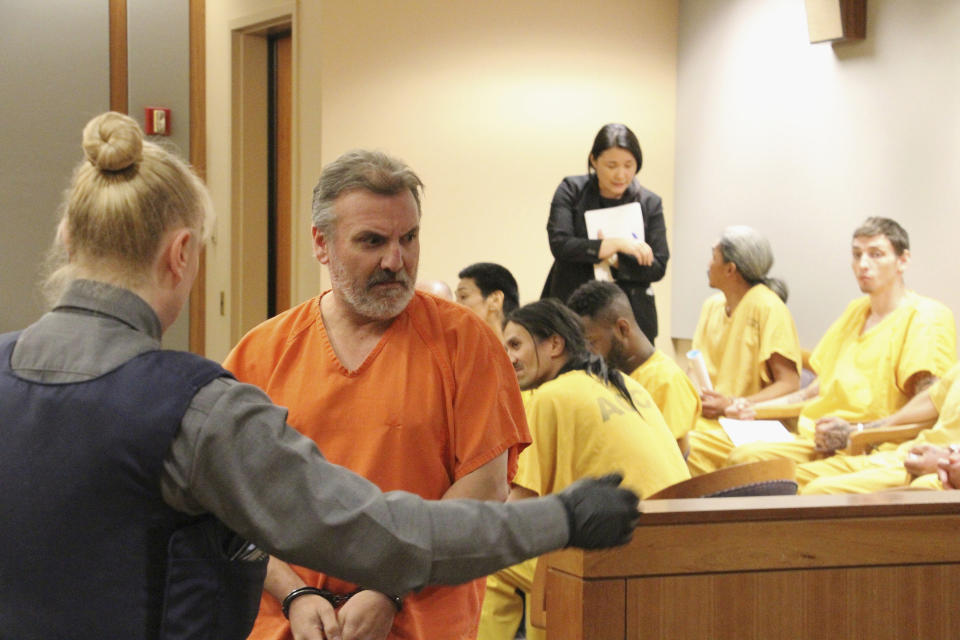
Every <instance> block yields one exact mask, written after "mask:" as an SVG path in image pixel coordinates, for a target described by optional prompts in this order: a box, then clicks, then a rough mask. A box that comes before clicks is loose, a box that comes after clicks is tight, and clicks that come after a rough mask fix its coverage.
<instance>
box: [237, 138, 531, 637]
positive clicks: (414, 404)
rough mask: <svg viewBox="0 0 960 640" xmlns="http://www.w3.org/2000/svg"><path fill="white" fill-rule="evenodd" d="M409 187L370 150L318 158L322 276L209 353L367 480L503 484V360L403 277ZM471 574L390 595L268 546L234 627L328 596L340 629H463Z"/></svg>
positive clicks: (443, 488)
mask: <svg viewBox="0 0 960 640" xmlns="http://www.w3.org/2000/svg"><path fill="white" fill-rule="evenodd" d="M421 187H422V183H421V182H420V179H419V178H418V177H417V176H416V174H414V173H413V171H411V170H410V169H409V167H407V166H406V165H404V164H403V163H402V162H400V161H398V160H396V159H394V158H391V157H389V156H387V155H385V154H382V153H378V152H368V151H353V152H349V153H347V154H344V155H343V156H341V157H340V158H338V159H337V160H336V161H334V162H333V163H331V164H330V165H328V166H327V167H326V168H325V169H324V171H323V173H322V175H321V177H320V181H319V183H318V185H317V187H316V188H315V189H314V198H313V241H314V253H315V255H316V257H317V259H318V260H319V261H320V262H321V263H322V264H325V265H327V267H328V268H329V271H330V279H331V285H332V288H331V290H329V291H326V292H324V293H322V294H320V295H319V296H318V297H316V298H312V299H311V300H308V301H306V302H304V303H302V304H300V305H298V306H296V307H294V308H293V309H290V310H289V311H286V312H284V313H282V314H280V315H279V316H277V317H275V318H272V319H270V320H268V321H267V322H265V323H263V324H261V325H260V326H258V327H256V328H254V329H253V330H252V331H251V332H250V333H248V334H247V335H246V336H245V337H244V338H243V339H242V340H241V341H240V343H239V344H237V346H236V347H235V348H234V350H233V351H232V352H231V353H230V355H229V356H228V357H227V360H226V362H225V363H224V364H225V366H226V367H227V368H228V369H229V370H231V371H232V372H233V373H234V374H235V375H236V376H237V377H238V378H239V379H240V380H242V381H244V382H250V383H253V384H256V385H258V386H260V387H261V388H263V389H264V390H265V391H266V392H267V393H268V394H269V395H270V397H271V398H272V399H273V401H274V402H276V403H277V404H280V405H282V406H286V407H288V408H289V410H290V414H289V418H288V422H289V423H290V424H291V425H292V426H294V427H295V428H296V429H297V430H299V431H300V432H301V433H304V434H305V435H307V436H309V437H311V438H313V439H314V440H315V441H316V442H317V444H318V445H319V446H320V448H321V450H322V451H323V452H324V455H325V456H327V458H328V459H329V460H330V461H332V462H335V463H337V464H340V465H343V466H345V467H348V468H350V469H352V470H353V471H356V472H358V473H360V474H361V475H363V476H365V477H367V478H369V479H370V480H372V481H373V482H374V483H376V484H377V485H378V486H379V487H380V488H381V489H383V490H390V489H403V490H406V491H410V492H413V493H417V494H419V495H421V496H423V497H425V498H430V499H443V498H455V497H456V498H463V497H467V498H478V499H487V500H490V499H499V500H503V499H505V498H506V495H507V491H508V479H509V478H510V477H512V475H513V473H514V472H515V470H516V457H517V454H518V453H519V451H520V449H522V448H523V447H524V446H526V444H527V443H529V441H530V436H529V432H528V430H527V425H526V421H525V418H524V411H523V405H522V403H521V400H520V391H519V387H518V385H517V381H516V375H515V374H514V372H513V369H512V367H511V365H510V362H509V360H508V359H507V357H506V354H505V353H504V350H503V347H502V345H501V344H500V343H499V342H498V341H497V339H496V338H495V336H494V334H493V332H492V331H491V330H490V329H489V328H488V327H487V326H486V325H484V323H483V322H482V321H481V320H480V319H479V318H477V317H476V316H475V315H474V314H472V313H471V312H470V311H469V310H467V309H465V308H463V307H462V306H460V305H457V304H455V303H451V302H447V301H445V300H441V299H438V298H436V297H434V296H430V295H427V294H424V293H421V292H416V291H415V290H414V283H415V282H416V275H417V264H418V260H419V249H420V247H419V230H420V188H421ZM269 481H270V479H269V478H264V482H269ZM291 517H295V515H294V514H291ZM276 526H277V529H278V530H282V528H283V523H277V525H276ZM348 551H349V552H352V553H367V554H371V555H373V556H375V555H376V554H377V552H378V551H377V549H355V550H354V549H351V550H347V549H345V550H344V552H345V553H346V552H348ZM483 585H484V582H483V580H480V581H475V582H473V583H468V584H466V585H460V586H457V587H431V588H427V589H424V590H423V591H421V592H419V593H417V594H415V595H412V596H410V597H408V598H406V599H405V600H403V601H401V600H400V599H399V598H397V597H395V596H396V595H397V594H382V593H378V592H375V591H371V590H365V589H363V586H362V585H353V584H348V583H344V582H342V581H340V580H337V579H335V578H332V577H329V576H325V575H323V574H318V573H316V572H313V571H309V570H306V569H303V568H301V567H295V566H291V565H287V564H285V563H283V562H281V561H279V560H277V559H275V558H272V559H271V561H270V566H269V569H268V572H267V580H266V584H265V588H264V590H265V593H264V595H263V598H262V600H261V607H260V615H259V618H258V619H257V623H256V625H255V627H254V631H253V634H252V635H251V636H250V637H251V638H256V639H261V640H265V639H271V640H273V639H280V638H291V637H292V631H291V627H293V628H294V629H296V633H297V637H304V638H322V637H324V636H322V635H320V633H321V632H320V628H321V626H322V625H321V624H320V618H321V616H328V615H329V613H330V611H329V609H328V608H329V607H334V608H336V616H337V620H338V622H339V625H340V630H341V632H342V637H343V639H344V640H348V639H349V638H364V639H368V638H388V637H389V638H397V639H399V638H405V639H406V638H416V639H422V640H433V639H436V638H446V639H450V640H460V639H469V638H473V637H474V636H475V634H476V627H477V622H478V618H479V612H480V603H481V600H482V597H483ZM303 586H313V587H319V588H322V589H323V590H324V591H325V592H326V591H328V592H329V593H324V594H322V595H312V596H309V597H307V596H304V597H299V598H297V599H296V600H293V602H292V604H291V606H290V609H289V612H288V613H289V622H288V620H286V619H284V615H283V612H282V611H281V607H280V602H281V601H282V600H283V599H284V597H285V596H286V595H287V594H289V593H290V592H291V591H293V590H294V589H297V588H300V587H303ZM344 596H349V598H346V599H344ZM326 631H327V632H328V633H329V632H330V629H329V627H327V629H326Z"/></svg>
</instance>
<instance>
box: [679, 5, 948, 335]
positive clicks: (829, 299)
mask: <svg viewBox="0 0 960 640" xmlns="http://www.w3.org/2000/svg"><path fill="white" fill-rule="evenodd" d="M679 25H680V27H679V49H678V50H679V58H678V84H677V96H678V98H677V181H676V184H677V191H676V200H675V202H676V213H677V218H676V224H675V225H674V229H675V231H676V234H675V240H676V241H675V243H674V245H673V249H674V257H675V260H674V261H673V263H672V267H673V283H674V285H673V286H674V291H675V294H676V295H675V296H674V300H673V302H674V307H673V329H674V333H673V335H674V336H682V337H690V336H691V335H693V331H694V328H695V326H696V320H697V317H698V315H699V311H700V305H701V304H702V302H703V300H704V298H705V297H706V296H707V295H709V293H710V291H709V289H708V287H707V282H706V277H705V275H704V273H705V271H706V263H707V260H708V259H709V255H710V247H711V246H712V245H713V243H715V242H716V239H717V237H718V236H719V234H720V231H721V230H722V229H723V227H725V226H727V225H731V224H749V225H752V226H755V227H757V228H758V229H760V230H761V231H763V233H765V234H766V235H767V236H768V237H769V238H770V240H771V243H772V245H773V250H774V254H775V255H776V262H775V264H774V267H773V275H775V276H777V277H781V278H783V279H784V280H786V281H787V284H788V285H789V287H790V298H789V300H788V305H789V307H790V309H791V311H792V313H793V316H794V319H795V320H796V323H797V329H798V331H799V333H800V342H801V344H802V345H803V346H805V347H808V348H812V347H814V346H815V345H816V343H817V341H818V340H819V339H820V337H821V336H822V335H823V333H824V332H825V331H826V329H827V328H828V327H829V324H830V323H831V322H832V321H833V320H834V319H835V318H837V316H839V315H840V313H841V312H842V311H843V309H844V307H845V306H846V304H847V303H848V302H849V301H850V300H851V299H852V298H854V297H855V296H858V295H860V292H859V289H858V288H857V286H856V282H855V281H854V279H853V276H852V274H851V271H850V236H851V234H852V232H853V230H854V228H856V226H857V225H858V224H859V223H860V222H862V221H863V219H864V218H866V217H867V216H871V215H880V216H887V217H891V218H894V219H896V220H898V221H899V222H900V223H901V224H903V225H904V227H905V228H906V229H907V231H908V232H909V233H910V239H911V249H912V254H913V260H912V264H911V265H910V268H909V270H908V271H907V274H906V281H907V285H908V286H910V287H911V288H914V289H915V290H916V291H918V292H919V293H922V294H925V295H929V296H933V297H936V298H938V299H940V300H942V301H943V302H944V303H946V304H947V305H948V306H949V307H951V308H952V309H953V310H954V313H955V314H957V313H958V312H960V287H958V286H957V284H956V274H957V273H958V272H960V252H958V251H956V241H955V240H954V239H955V238H957V237H958V236H960V217H958V216H957V213H956V212H957V202H958V200H960V181H958V180H957V175H958V173H960V115H958V114H960V82H958V78H960V39H958V38H957V33H960V2H957V1H956V0H924V1H923V2H910V1H908V0H870V1H869V2H868V3H867V38H866V40H864V41H861V42H855V43H850V44H838V45H835V46H831V45H830V44H826V43H821V44H810V41H809V36H808V32H807V22H806V14H805V10H804V3H803V2H800V1H799V0H798V1H795V2H770V1H769V0H683V2H682V3H681V11H680V20H679Z"/></svg>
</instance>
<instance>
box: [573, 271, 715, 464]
mask: <svg viewBox="0 0 960 640" xmlns="http://www.w3.org/2000/svg"><path fill="white" fill-rule="evenodd" d="M567 306H568V307H570V309H571V310H572V311H573V312H574V313H576V314H577V315H579V316H580V320H581V321H582V322H583V332H584V336H585V337H586V339H587V343H588V344H589V346H590V350H591V351H593V352H594V353H596V354H597V355H599V356H600V357H602V358H603V359H604V360H606V362H607V366H609V367H613V368H615V369H618V370H620V371H622V372H623V373H625V374H627V375H629V376H630V377H631V378H633V379H634V380H636V381H637V382H639V383H640V384H641V385H643V388H644V389H646V390H647V392H648V393H649V394H650V396H651V397H652V398H653V401H654V402H655V403H656V405H657V407H658V408H659V409H660V413H662V414H663V419H664V420H665V421H666V423H667V426H668V427H669V428H670V431H671V432H673V437H674V438H676V439H677V445H678V446H679V447H680V450H681V451H683V452H684V454H686V453H687V451H688V448H689V443H688V440H687V432H689V431H690V429H692V428H693V426H694V424H696V421H697V418H698V417H699V415H700V396H699V394H698V392H697V388H696V386H694V384H693V383H692V382H691V381H690V378H688V377H687V375H686V374H685V373H684V372H683V370H682V369H681V368H680V367H679V366H678V365H677V363H676V362H674V361H673V358H670V357H669V356H667V355H665V354H664V353H663V352H662V351H658V350H657V349H656V348H655V347H654V346H653V345H652V344H650V341H649V340H648V339H647V336H645V335H644V333H643V332H642V331H640V327H638V326H637V321H636V319H635V318H634V317H633V312H632V310H631V309H630V301H629V300H627V296H626V295H625V294H624V293H623V291H622V290H621V289H620V287H618V286H617V285H615V284H613V283H612V282H600V281H598V280H591V281H590V282H585V283H583V284H582V285H580V286H579V287H577V290H576V291H574V292H573V294H572V295H571V296H570V299H569V300H568V301H567Z"/></svg>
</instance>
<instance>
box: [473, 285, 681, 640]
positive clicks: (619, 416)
mask: <svg viewBox="0 0 960 640" xmlns="http://www.w3.org/2000/svg"><path fill="white" fill-rule="evenodd" d="M504 345H505V346H506V349H507V355H508V356H509V357H510V361H511V362H512V363H513V368H514V370H515V371H516V372H517V381H518V383H519V385H520V388H521V389H524V390H529V391H530V394H529V397H528V398H527V400H526V402H525V404H524V407H525V409H526V412H527V421H528V423H529V425H530V432H531V434H532V436H533V444H532V445H531V446H530V447H529V448H528V449H526V450H525V451H524V452H523V454H522V455H521V464H520V468H519V469H518V470H517V475H516V476H515V477H514V479H513V487H512V489H511V491H510V498H509V500H511V501H521V502H522V501H523V500H522V499H524V498H530V497H535V496H545V495H548V494H550V493H554V492H556V491H560V490H562V489H563V488H564V487H566V486H568V485H569V484H570V483H571V482H574V481H576V480H577V479H579V478H581V477H584V476H590V475H595V474H596V473H598V472H599V473H608V472H610V471H618V472H620V473H622V474H623V482H624V485H625V486H628V487H630V488H632V489H633V490H634V491H636V492H637V493H638V494H639V495H640V496H642V497H645V496H649V495H652V494H653V493H656V492H657V491H659V490H661V489H663V488H665V487H668V486H670V485H672V484H675V483H677V482H681V481H683V480H686V479H687V478H689V477H690V472H689V471H688V470H687V466H686V464H685V463H684V460H683V456H682V455H681V454H680V450H679V449H678V448H677V445H676V441H675V440H674V438H673V434H672V433H670V430H669V429H668V428H667V425H666V424H665V423H664V421H663V416H662V415H660V411H659V409H657V406H656V405H655V404H654V402H653V400H651V398H650V395H649V394H648V393H647V392H646V391H645V390H644V388H643V387H642V386H640V384H639V383H637V382H635V381H634V380H632V379H630V378H628V377H625V376H623V375H621V373H620V372H619V371H617V370H616V369H612V368H609V367H608V366H607V365H606V363H605V362H604V361H603V358H601V357H600V356H597V355H595V354H593V353H590V351H589V350H588V349H587V345H586V340H585V338H584V336H583V331H582V329H581V325H580V319H579V318H578V317H577V315H576V314H574V313H573V312H572V311H571V310H570V309H568V308H567V307H565V306H564V305H563V304H562V303H561V302H560V301H559V300H556V299H553V298H547V299H545V300H540V301H538V302H534V303H531V304H528V305H525V306H523V307H520V308H519V309H517V310H515V311H514V312H513V313H511V314H510V315H509V316H508V317H507V324H506V327H505V328H504ZM535 569H536V564H535V563H534V562H526V563H523V564H521V565H518V566H515V567H510V568H509V569H504V570H503V571H500V572H498V573H497V574H496V575H495V576H491V577H490V578H488V579H487V592H486V596H485V598H484V602H483V614H482V615H481V619H480V620H481V622H480V634H479V636H478V638H479V640H494V639H497V638H505V639H509V638H513V637H514V632H515V631H516V629H517V624H518V622H519V616H518V615H513V616H510V615H503V614H502V610H503V609H504V608H505V607H507V608H508V607H509V603H510V602H512V601H513V593H514V590H515V589H520V590H522V591H524V592H527V593H529V592H530V589H531V587H532V583H533V575H534V571H535ZM530 637H531V629H530V628H529V627H528V629H527V638H530Z"/></svg>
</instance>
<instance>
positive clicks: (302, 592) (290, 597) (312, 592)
mask: <svg viewBox="0 0 960 640" xmlns="http://www.w3.org/2000/svg"><path fill="white" fill-rule="evenodd" d="M300 596H320V597H321V598H325V597H326V596H325V595H324V593H323V589H318V588H316V587H298V588H296V589H294V590H293V591H291V592H290V593H288V594H287V597H286V598H284V599H283V602H282V603H281V605H280V609H281V610H282V611H283V617H284V618H286V619H288V620H289V619H290V605H291V604H292V603H293V601H294V600H296V599H297V598H299V597H300Z"/></svg>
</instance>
